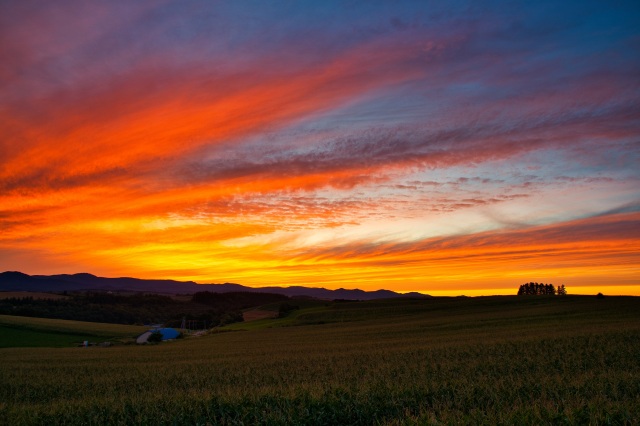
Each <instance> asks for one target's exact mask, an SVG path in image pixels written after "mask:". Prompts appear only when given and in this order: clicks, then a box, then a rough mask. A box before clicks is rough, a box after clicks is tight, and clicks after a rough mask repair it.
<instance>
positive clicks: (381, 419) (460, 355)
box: [0, 296, 640, 425]
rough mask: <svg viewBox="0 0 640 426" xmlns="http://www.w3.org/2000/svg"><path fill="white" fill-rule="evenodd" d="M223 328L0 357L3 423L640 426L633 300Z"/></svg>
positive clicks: (371, 310)
mask: <svg viewBox="0 0 640 426" xmlns="http://www.w3.org/2000/svg"><path fill="white" fill-rule="evenodd" d="M243 327H244V328H247V329H248V330H246V331H241V330H240V329H241V328H243ZM226 329H227V330H229V332H227V333H212V334H209V335H207V336H204V337H200V338H188V339H184V340H182V341H176V342H173V343H165V344H161V345H153V346H135V345H134V346H117V347H112V348H60V349H45V348H7V349H2V350H0V424H11V425H15V424H47V425H49V424H89V425H90V424H154V425H155V424H201V425H204V424H212V425H215V424H223V425H224V424H245V425H249V424H282V425H285V424H301V425H314V424H317V425H320V424H325V425H337V424H340V425H346V424H363V425H370V424H488V425H489V424H490V425H493V424H536V425H537V424H629V425H631V424H640V298H632V297H607V298H605V299H596V298H594V297H578V296H568V297H536V296H533V297H521V298H518V297H489V298H436V299H424V300H392V301H373V302H358V303H334V304H330V303H326V304H325V303H322V304H316V305H315V306H309V307H308V308H305V309H301V310H299V311H295V312H293V313H292V314H291V315H290V316H289V317H287V318H284V319H281V320H278V319H272V320H262V321H256V322H255V323H246V324H235V325H233V327H227V328H226ZM232 330H235V331H232ZM3 422H4V423H3Z"/></svg>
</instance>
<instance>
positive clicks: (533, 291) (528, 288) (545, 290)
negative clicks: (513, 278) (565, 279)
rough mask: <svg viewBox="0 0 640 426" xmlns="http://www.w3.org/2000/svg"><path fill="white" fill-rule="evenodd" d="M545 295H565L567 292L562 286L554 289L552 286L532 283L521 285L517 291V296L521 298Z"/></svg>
mask: <svg viewBox="0 0 640 426" xmlns="http://www.w3.org/2000/svg"><path fill="white" fill-rule="evenodd" d="M545 294H547V295H553V294H558V295H566V294H567V290H566V289H565V287H564V285H563V284H561V285H559V286H558V288H557V289H556V287H555V286H554V285H553V284H543V283H534V282H530V283H526V284H522V285H521V286H520V288H519V289H518V296H523V295H536V296H537V295H545Z"/></svg>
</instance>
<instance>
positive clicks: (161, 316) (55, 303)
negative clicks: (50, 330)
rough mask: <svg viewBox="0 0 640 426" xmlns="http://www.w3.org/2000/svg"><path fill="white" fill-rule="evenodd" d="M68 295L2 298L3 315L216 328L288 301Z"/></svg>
mask: <svg viewBox="0 0 640 426" xmlns="http://www.w3.org/2000/svg"><path fill="white" fill-rule="evenodd" d="M65 296H66V297H65V298H62V299H34V298H33V297H28V296H27V297H12V298H6V299H0V315H19V316H27V317H40V318H58V319H69V320H77V321H93V322H107V323H117V324H166V325H167V326H176V327H178V326H180V324H181V323H182V320H183V319H186V320H195V321H200V322H206V323H207V324H210V325H212V326H216V325H225V324H230V323H233V322H239V321H242V320H243V316H242V310H243V309H247V308H251V307H254V306H260V305H264V304H267V303H274V302H285V301H287V300H289V298H288V297H287V296H283V295H279V294H269V293H251V292H234V293H211V292H199V293H195V294H194V295H192V296H181V297H171V296H164V295H158V294H144V293H138V294H116V293H107V292H78V293H68V294H67V295H65Z"/></svg>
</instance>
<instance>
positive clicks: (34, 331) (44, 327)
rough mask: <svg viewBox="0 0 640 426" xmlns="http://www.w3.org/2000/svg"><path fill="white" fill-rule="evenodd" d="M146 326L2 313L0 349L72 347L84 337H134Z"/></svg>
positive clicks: (101, 338)
mask: <svg viewBox="0 0 640 426" xmlns="http://www.w3.org/2000/svg"><path fill="white" fill-rule="evenodd" d="M146 329H147V327H139V326H130V325H121V324H105V323H96V322H84V321H69V320H59V319H47V318H31V317H20V316H12V315H0V348H11V347H69V346H73V345H75V344H77V343H79V342H82V341H84V340H89V341H96V340H98V341H105V340H114V339H126V338H132V337H134V336H135V335H137V334H141V333H143V332H144V331H145V330H146Z"/></svg>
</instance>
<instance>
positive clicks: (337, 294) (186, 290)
mask: <svg viewBox="0 0 640 426" xmlns="http://www.w3.org/2000/svg"><path fill="white" fill-rule="evenodd" d="M83 290H91V291H130V292H145V293H158V294H180V293H182V294H193V293H196V292H200V291H210V292H214V293H230V292H238V291H244V292H255V293H275V294H283V295H285V296H290V297H292V296H306V297H315V298H318V299H345V300H372V299H389V298H396V297H430V296H428V295H424V294H421V293H407V294H401V293H396V292H395V291H391V290H376V291H364V290H360V289H344V288H340V289H337V290H329V289H326V288H320V287H302V286H292V287H260V288H254V287H246V286H243V285H241V284H235V283H224V284H197V283H195V282H193V281H175V280H145V279H140V278H132V277H119V278H105V277H98V276H95V275H93V274H89V273H86V272H84V273H78V274H58V275H27V274H24V273H22V272H18V271H7V272H2V273H0V291H42V292H60V291H83Z"/></svg>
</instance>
